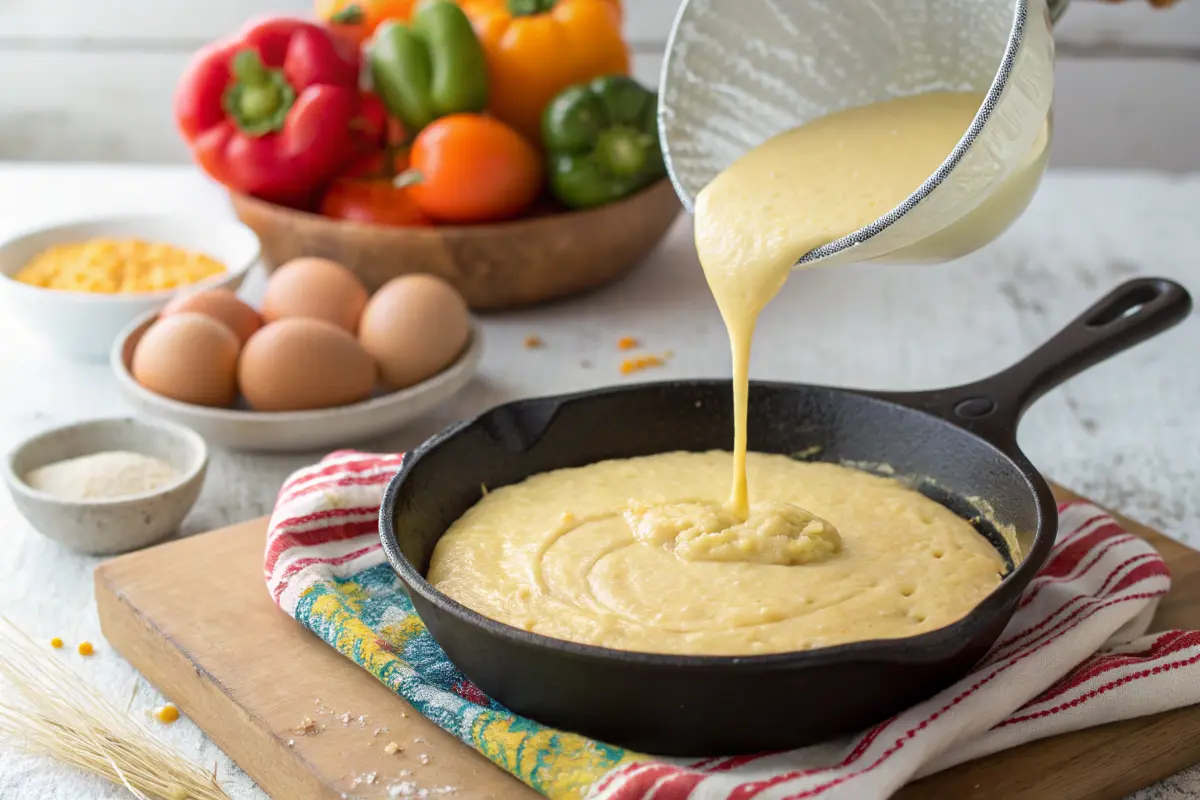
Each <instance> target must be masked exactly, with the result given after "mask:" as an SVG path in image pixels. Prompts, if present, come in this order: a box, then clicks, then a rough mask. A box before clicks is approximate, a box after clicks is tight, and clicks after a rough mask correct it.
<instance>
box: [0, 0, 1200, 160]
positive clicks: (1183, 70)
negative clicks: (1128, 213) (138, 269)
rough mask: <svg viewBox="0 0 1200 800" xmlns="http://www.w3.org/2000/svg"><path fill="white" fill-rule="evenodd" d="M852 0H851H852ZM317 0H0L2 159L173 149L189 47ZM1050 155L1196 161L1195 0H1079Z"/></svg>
mask: <svg viewBox="0 0 1200 800" xmlns="http://www.w3.org/2000/svg"><path fill="white" fill-rule="evenodd" d="M846 1H847V2H853V1H854V0H846ZM676 2H677V0H626V8H627V17H628V20H627V34H628V36H629V38H630V39H631V40H632V42H633V43H634V49H635V52H636V56H637V58H636V69H637V74H638V76H639V77H640V78H641V79H643V80H645V81H647V82H650V83H653V82H655V81H656V79H657V75H658V67H659V64H660V62H661V55H662V50H663V42H664V40H665V37H666V34H667V31H668V29H669V27H670V21H671V18H672V16H673V14H674V9H675V5H676ZM310 7H311V3H310V2H309V0H0V159H22V160H56V161H124V162H171V161H180V160H183V159H186V157H187V153H186V151H185V149H184V147H183V145H182V143H181V142H180V141H179V139H178V137H177V136H176V134H175V132H174V129H173V127H172V122H171V112H170V101H171V93H172V89H173V86H174V83H175V80H176V78H177V76H178V75H179V73H180V71H181V70H182V68H183V65H184V64H185V63H186V61H187V59H188V57H189V55H190V54H191V53H192V52H193V51H194V50H195V49H196V48H197V47H199V46H200V45H201V44H203V43H204V42H206V41H208V40H210V39H213V38H216V37H218V36H221V35H223V34H226V33H228V32H230V31H233V30H234V29H236V28H237V27H238V26H239V25H240V24H241V23H242V21H243V20H245V19H246V18H247V17H249V16H250V15H252V14H255V13H259V12H280V11H282V12H290V13H302V14H304V13H308V11H309V9H310ZM1058 38H1059V42H1060V47H1059V52H1060V60H1059V74H1058V87H1057V110H1056V126H1057V127H1056V135H1057V141H1056V143H1055V150H1054V163H1055V164H1056V165H1058V166H1090V167H1137V168H1151V169H1168V170H1180V171H1182V170H1195V169H1200V0H1182V2H1181V3H1180V4H1179V6H1178V7H1176V8H1174V9H1171V10H1168V11H1151V10H1150V9H1149V8H1148V7H1147V6H1146V5H1145V4H1144V3H1143V2H1142V0H1127V2H1125V3H1122V4H1118V5H1105V4H1101V3H1098V2H1094V0H1093V1H1089V0H1075V3H1074V5H1073V6H1072V8H1071V9H1070V10H1069V11H1068V12H1067V16H1066V17H1065V19H1064V20H1063V22H1062V24H1061V25H1060V27H1059V31H1058Z"/></svg>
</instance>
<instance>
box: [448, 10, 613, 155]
mask: <svg viewBox="0 0 1200 800" xmlns="http://www.w3.org/2000/svg"><path fill="white" fill-rule="evenodd" d="M458 4H459V5H460V6H461V7H462V9H463V11H465V12H466V13H467V16H468V17H469V18H470V19H471V24H472V25H473V26H474V28H475V33H476V35H478V36H479V40H480V42H481V43H482V44H483V49H484V52H485V53H486V54H487V62H488V76H489V80H490V83H491V93H490V97H491V105H490V108H489V111H491V113H492V115H493V116H495V117H497V118H499V119H501V120H503V121H504V122H507V123H508V124H509V125H511V126H513V127H514V128H516V129H517V130H518V131H520V132H521V133H522V134H523V135H524V136H525V137H526V138H528V139H529V140H530V141H533V142H539V141H540V140H541V130H542V111H543V110H544V109H545V108H546V106H547V105H549V104H550V101H551V100H553V99H554V98H555V97H556V96H557V95H558V93H559V92H561V91H562V90H563V89H566V88H567V87H569V86H574V85H575V84H577V83H584V82H586V81H589V80H591V79H592V78H598V77H600V76H602V75H628V74H629V46H628V45H627V44H626V43H625V40H624V38H623V37H622V36H621V17H622V11H621V1H620V0H458Z"/></svg>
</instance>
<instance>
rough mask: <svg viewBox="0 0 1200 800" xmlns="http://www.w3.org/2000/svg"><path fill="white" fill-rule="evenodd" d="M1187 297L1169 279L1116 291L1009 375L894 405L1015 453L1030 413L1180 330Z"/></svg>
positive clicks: (1124, 286) (901, 399) (1188, 304)
mask: <svg viewBox="0 0 1200 800" xmlns="http://www.w3.org/2000/svg"><path fill="white" fill-rule="evenodd" d="M1191 310H1192V298H1191V296H1190V295H1189V294H1188V292H1187V290H1186V289H1184V288H1183V287H1182V286H1180V285H1179V284H1178V283H1175V282H1174V281H1170V280H1166V279H1165V278H1137V279H1135V280H1131V281H1129V282H1127V283H1124V284H1122V285H1121V286H1118V287H1117V288H1116V289H1115V290H1113V291H1112V292H1111V293H1109V294H1108V295H1107V296H1106V297H1104V298H1103V299H1102V300H1100V301H1099V302H1097V303H1095V304H1094V305H1093V306H1092V307H1091V308H1089V309H1088V310H1087V311H1085V312H1083V314H1081V315H1080V316H1079V317H1077V318H1076V319H1075V320H1074V321H1073V322H1071V323H1070V324H1069V325H1067V326H1066V327H1065V328H1063V329H1062V330H1061V331H1059V333H1058V334H1057V335H1055V336H1054V337H1053V338H1051V339H1050V340H1049V341H1048V342H1046V343H1045V344H1043V345H1042V346H1041V347H1039V348H1038V349H1037V350H1035V351H1034V352H1033V353H1031V354H1030V355H1029V356H1027V357H1026V358H1024V359H1023V360H1021V361H1019V362H1017V363H1016V364H1014V365H1013V366H1011V367H1009V368H1008V369H1006V370H1004V371H1002V372H999V373H997V374H996V375H993V376H992V377H990V378H984V379H983V380H981V381H977V382H975V383H971V384H967V385H965V386H957V387H953V388H950V389H940V390H937V391H933V392H922V393H919V394H908V395H904V396H893V397H892V398H891V399H893V400H895V401H899V402H901V403H903V404H905V405H909V406H912V407H916V408H920V409H921V410H923V411H927V412H929V413H932V414H935V415H937V416H939V417H942V418H944V419H947V420H949V421H950V422H953V423H954V424H956V425H959V426H961V427H964V428H967V429H968V430H970V431H971V432H973V433H975V434H977V435H979V436H981V437H983V438H984V439H987V440H988V441H990V442H991V443H992V444H994V445H996V446H998V447H1000V448H1001V449H1008V450H1011V449H1013V448H1014V447H1015V445H1016V434H1017V424H1018V423H1019V422H1020V420H1021V416H1022V415H1023V414H1024V413H1025V410H1026V409H1027V408H1029V406H1031V405H1032V404H1033V403H1034V402H1035V401H1036V400H1037V399H1038V398H1040V397H1041V396H1042V395H1044V394H1046V393H1047V392H1049V391H1050V390H1051V389H1053V388H1054V387H1056V386H1058V385H1059V384H1060V383H1062V382H1063V381H1066V380H1068V379H1069V378H1072V377H1074V376H1075V375H1077V374H1079V373H1080V372H1083V371H1084V370H1085V369H1087V368H1088V367H1091V366H1094V365H1096V364H1098V363H1100V362H1101V361H1104V360H1106V359H1108V358H1110V357H1112V356H1114V355H1116V354H1117V353H1120V352H1122V351H1124V350H1127V349H1129V348H1130V347H1133V346H1134V345H1136V344H1139V343H1140V342H1143V341H1145V340H1146V339H1149V338H1150V337H1152V336H1155V335H1156V334H1159V333H1161V332H1163V331H1165V330H1167V329H1168V328H1170V327H1172V326H1174V325H1177V324H1178V323H1180V322H1182V321H1183V320H1184V319H1185V318H1186V317H1187V315H1188V314H1189V313H1190V312H1191Z"/></svg>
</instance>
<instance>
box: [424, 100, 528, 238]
mask: <svg viewBox="0 0 1200 800" xmlns="http://www.w3.org/2000/svg"><path fill="white" fill-rule="evenodd" d="M410 159H411V163H412V170H411V171H410V173H409V175H410V176H411V179H412V180H413V181H414V182H413V184H412V186H411V192H412V196H413V199H414V200H416V202H417V205H418V206H420V207H421V209H422V210H423V211H424V212H425V213H426V214H428V215H429V216H431V217H433V218H434V219H436V220H439V221H441V222H451V223H460V224H468V223H475V222H492V221H495V220H500V219H506V218H508V217H514V216H516V215H517V214H520V213H521V212H522V211H524V210H526V209H527V208H529V207H530V206H531V205H533V203H534V201H535V200H537V198H538V195H539V194H541V190H542V160H541V157H540V156H539V155H538V152H537V150H535V149H534V147H533V145H531V144H530V143H529V142H528V141H526V140H525V138H524V137H522V136H521V134H519V133H517V132H516V131H515V130H513V129H512V128H510V127H508V126H507V125H505V124H504V123H503V122H500V121H499V120H497V119H493V118H491V117H485V116H483V115H481V114H451V115H450V116H448V117H442V118H441V119H439V120H437V121H436V122H434V123H433V124H431V125H429V126H428V127H426V128H425V129H424V130H423V131H421V133H420V134H418V135H417V138H416V139H415V140H414V141H413V144H412V151H411V153H410Z"/></svg>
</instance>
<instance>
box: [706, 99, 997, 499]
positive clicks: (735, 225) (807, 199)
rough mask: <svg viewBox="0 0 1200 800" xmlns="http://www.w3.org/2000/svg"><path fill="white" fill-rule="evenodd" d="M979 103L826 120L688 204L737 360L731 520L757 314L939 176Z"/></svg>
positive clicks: (856, 111)
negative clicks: (803, 271)
mask: <svg viewBox="0 0 1200 800" xmlns="http://www.w3.org/2000/svg"><path fill="white" fill-rule="evenodd" d="M982 100H983V98H982V96H981V95H978V94H972V93H955V92H931V93H928V94H919V95H914V96H911V97H902V98H900V99H898V100H889V101H887V102H883V103H874V104H872V105H867V106H860V107H858V108H851V109H847V110H845V111H841V112H838V113H836V114H831V115H830V116H828V117H823V118H821V119H818V120H816V121H814V122H811V123H809V124H807V125H802V126H800V127H799V128H794V129H792V130H790V131H787V132H785V133H782V134H780V135H779V136H776V137H775V138H773V139H770V140H768V141H766V142H764V143H763V144H761V145H759V146H758V147H756V148H754V149H753V150H751V151H750V152H749V153H747V154H746V155H744V156H742V157H741V158H740V159H738V160H737V161H736V162H734V163H733V165H732V166H730V167H729V168H728V169H726V170H725V171H724V172H722V173H721V174H720V175H718V176H717V177H716V178H714V179H713V181H712V183H710V184H709V185H708V186H706V187H704V190H703V191H701V192H700V195H699V196H698V197H697V198H696V250H697V252H698V253H699V255H700V265H701V266H702V267H703V268H704V275H705V277H706V278H707V279H708V285H709V288H710V289H711V290H712V293H713V297H714V298H716V301H717V307H718V308H719V309H720V310H721V316H722V317H723V318H724V320H725V327H726V328H727V329H728V330H729V345H730V349H731V350H732V352H733V397H734V444H733V452H734V476H733V489H732V491H731V496H730V500H729V502H730V506H731V507H732V508H733V509H734V511H735V512H736V513H738V514H740V515H744V514H745V512H746V472H745V469H744V466H743V465H744V459H745V454H746V402H747V393H748V386H749V373H750V342H751V339H752V338H753V337H754V327H755V324H756V322H757V321H758V315H759V313H760V312H762V310H763V308H765V307H766V305H767V303H769V302H771V299H772V298H773V297H775V295H776V294H778V293H779V290H780V289H781V288H782V287H783V284H784V282H785V281H786V280H787V277H788V274H789V273H790V272H791V270H792V265H793V264H795V263H796V261H797V259H799V258H800V257H801V256H803V255H804V254H805V253H807V252H809V251H810V250H813V249H815V248H817V247H820V246H821V245H824V244H828V243H829V242H832V241H834V240H836V239H840V238H841V237H843V236H846V235H848V234H850V233H853V232H854V231H856V230H858V229H859V228H861V227H863V226H864V225H869V224H870V223H872V222H874V221H875V220H876V219H878V218H879V217H881V216H882V215H883V214H885V213H887V212H888V211H890V210H892V209H893V208H895V207H896V206H898V205H900V203H902V202H903V201H904V200H905V198H907V197H908V196H909V195H910V194H912V193H913V192H915V191H916V190H917V189H918V188H919V187H920V186H921V184H922V183H924V182H925V180H926V179H927V178H928V177H929V176H930V175H932V174H933V173H934V172H936V171H937V168H938V167H939V166H940V165H941V163H942V162H943V161H945V160H946V157H947V156H948V155H950V152H951V151H952V150H954V147H955V145H957V144H958V141H959V139H961V138H962V135H963V134H964V133H965V132H966V130H967V128H968V127H970V125H971V121H972V120H973V119H974V117H975V113H976V112H977V111H978V110H979V105H980V103H981V102H982Z"/></svg>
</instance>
